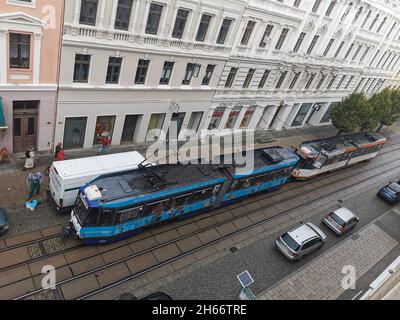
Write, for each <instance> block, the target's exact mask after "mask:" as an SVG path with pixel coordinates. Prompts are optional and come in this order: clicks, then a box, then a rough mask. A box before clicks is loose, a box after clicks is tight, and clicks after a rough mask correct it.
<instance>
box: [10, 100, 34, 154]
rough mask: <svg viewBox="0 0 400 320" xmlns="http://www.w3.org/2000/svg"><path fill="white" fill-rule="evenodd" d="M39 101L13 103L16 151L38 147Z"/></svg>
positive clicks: (14, 146)
mask: <svg viewBox="0 0 400 320" xmlns="http://www.w3.org/2000/svg"><path fill="white" fill-rule="evenodd" d="M38 104H39V103H38V101H15V102H14V104H13V111H14V114H13V128H14V131H13V149H14V153H18V152H24V151H26V150H28V149H29V148H36V147H37V131H38V130H37V129H38Z"/></svg>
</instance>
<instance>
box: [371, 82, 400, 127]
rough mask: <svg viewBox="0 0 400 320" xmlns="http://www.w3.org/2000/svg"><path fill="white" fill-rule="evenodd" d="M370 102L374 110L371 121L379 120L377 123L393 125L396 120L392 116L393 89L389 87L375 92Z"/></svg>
mask: <svg viewBox="0 0 400 320" xmlns="http://www.w3.org/2000/svg"><path fill="white" fill-rule="evenodd" d="M370 104H371V107H372V112H373V119H372V120H371V121H373V122H377V125H380V129H381V128H382V126H384V125H385V126H391V125H392V124H393V122H394V120H393V117H392V105H393V103H392V91H391V90H389V89H388V88H386V89H384V90H382V91H381V92H379V93H376V94H374V95H373V96H372V97H371V99H370Z"/></svg>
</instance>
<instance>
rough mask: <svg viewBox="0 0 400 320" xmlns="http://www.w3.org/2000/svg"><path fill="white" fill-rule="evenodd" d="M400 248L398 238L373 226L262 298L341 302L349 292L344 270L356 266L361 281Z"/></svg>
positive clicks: (281, 283)
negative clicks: (395, 249)
mask: <svg viewBox="0 0 400 320" xmlns="http://www.w3.org/2000/svg"><path fill="white" fill-rule="evenodd" d="M397 245H398V242H397V241H396V240H395V239H393V238H392V237H390V236H389V235H388V234H387V233H386V232H384V231H383V230H382V229H381V228H379V227H378V226H377V225H375V224H373V225H371V226H369V227H367V228H366V229H364V230H363V231H361V232H360V233H359V234H358V235H357V236H355V237H352V238H350V239H347V240H346V241H344V242H343V243H341V244H340V245H338V246H337V247H335V248H334V249H332V250H331V251H329V252H328V253H326V254H324V255H323V256H322V257H320V258H318V259H316V260H314V261H313V262H312V263H310V264H309V265H307V266H306V267H305V268H303V269H301V270H300V271H298V272H296V273H295V274H294V275H291V276H290V277H288V278H286V279H285V280H283V281H282V282H280V283H279V284H278V285H277V286H275V287H274V288H272V289H270V290H268V291H267V292H265V293H263V294H262V295H260V296H259V299H260V300H334V299H337V298H338V297H339V296H340V295H341V294H342V293H343V292H345V291H346V290H347V288H342V281H343V278H344V276H345V274H344V273H342V270H343V268H344V267H346V266H351V267H354V268H355V269H354V270H355V271H356V277H357V279H359V278H360V277H361V276H363V275H364V274H365V273H366V272H368V270H370V269H371V268H372V267H373V266H374V265H375V264H376V263H378V262H379V261H380V260H381V259H382V258H383V257H385V256H386V255H387V254H388V253H389V252H390V251H391V250H392V249H394V248H395V247H396V246H397Z"/></svg>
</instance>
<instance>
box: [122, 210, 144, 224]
mask: <svg viewBox="0 0 400 320" xmlns="http://www.w3.org/2000/svg"><path fill="white" fill-rule="evenodd" d="M142 212H143V207H137V208H130V209H126V210H123V211H121V212H120V213H119V222H125V221H129V220H133V219H136V218H137V217H138V216H139V215H140V214H142Z"/></svg>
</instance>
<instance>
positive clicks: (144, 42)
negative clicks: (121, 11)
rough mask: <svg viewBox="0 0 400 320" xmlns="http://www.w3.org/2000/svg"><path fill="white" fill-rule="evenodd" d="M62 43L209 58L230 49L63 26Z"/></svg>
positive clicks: (223, 55)
mask: <svg viewBox="0 0 400 320" xmlns="http://www.w3.org/2000/svg"><path fill="white" fill-rule="evenodd" d="M64 41H74V42H75V41H76V42H84V43H93V44H102V45H107V46H120V47H121V46H124V47H129V48H141V49H153V50H163V51H165V50H168V49H170V50H171V51H173V52H177V53H185V54H187V53H190V54H193V53H197V54H203V55H210V56H222V57H227V56H229V54H230V51H231V49H230V47H228V46H221V45H213V44H209V43H198V42H190V41H184V40H176V39H172V38H162V37H158V36H152V35H140V34H134V33H130V32H127V31H121V30H101V29H98V28H96V27H91V26H82V25H68V24H66V25H65V28H64Z"/></svg>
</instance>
